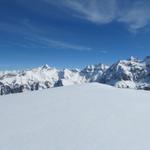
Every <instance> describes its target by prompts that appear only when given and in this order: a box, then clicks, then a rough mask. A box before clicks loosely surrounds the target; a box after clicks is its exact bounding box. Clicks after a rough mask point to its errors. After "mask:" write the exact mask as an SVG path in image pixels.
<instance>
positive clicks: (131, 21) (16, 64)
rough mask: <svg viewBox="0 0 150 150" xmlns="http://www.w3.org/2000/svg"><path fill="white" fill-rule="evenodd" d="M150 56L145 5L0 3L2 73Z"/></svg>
mask: <svg viewBox="0 0 150 150" xmlns="http://www.w3.org/2000/svg"><path fill="white" fill-rule="evenodd" d="M146 55H150V1H149V0H126V1H124V0H84V1H83V0H55V1H54V0H0V69H12V68H14V69H17V68H18V69H20V68H26V67H35V66H39V65H42V64H49V65H50V66H55V67H58V68H63V67H70V68H71V67H83V66H85V65H88V64H96V63H100V62H102V63H106V64H110V63H112V62H114V61H116V60H118V59H126V58H128V57H129V56H135V57H139V58H143V57H145V56H146Z"/></svg>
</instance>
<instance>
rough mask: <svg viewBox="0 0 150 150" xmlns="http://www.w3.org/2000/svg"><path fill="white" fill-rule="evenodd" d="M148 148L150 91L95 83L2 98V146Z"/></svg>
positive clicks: (0, 149) (31, 149)
mask: <svg viewBox="0 0 150 150" xmlns="http://www.w3.org/2000/svg"><path fill="white" fill-rule="evenodd" d="M149 149H150V93H149V92H146V91H136V90H126V89H117V88H113V87H110V86H107V85H102V84H98V83H91V84H83V85H73V86H66V87H60V88H54V89H49V90H44V91H37V92H27V93H22V94H14V95H7V96H1V97H0V150H149Z"/></svg>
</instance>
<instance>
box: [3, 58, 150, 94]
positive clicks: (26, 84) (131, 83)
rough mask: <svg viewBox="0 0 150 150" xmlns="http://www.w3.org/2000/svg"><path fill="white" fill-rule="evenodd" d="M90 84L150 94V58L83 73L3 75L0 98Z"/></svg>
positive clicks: (51, 71) (47, 69) (37, 71)
mask: <svg viewBox="0 0 150 150" xmlns="http://www.w3.org/2000/svg"><path fill="white" fill-rule="evenodd" d="M87 82H99V83H105V84H109V85H112V86H116V87H119V88H133V89H144V90H150V56H148V57H146V58H145V59H144V60H142V61H141V60H138V59H136V58H133V57H131V58H130V59H128V60H120V61H118V62H117V63H114V64H113V65H111V66H107V65H104V64H98V65H91V66H87V67H86V68H84V69H83V70H78V69H74V70H70V69H63V70H58V69H55V68H51V67H49V66H48V65H44V66H42V67H39V68H35V69H31V70H25V71H13V72H11V71H8V72H7V71H6V72H0V94H1V95H4V94H10V93H19V92H23V91H33V90H39V89H46V88H52V87H59V86H66V85H72V84H82V83H87Z"/></svg>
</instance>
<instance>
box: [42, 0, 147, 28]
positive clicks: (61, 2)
mask: <svg viewBox="0 0 150 150" xmlns="http://www.w3.org/2000/svg"><path fill="white" fill-rule="evenodd" d="M45 1H46V2H48V3H50V4H55V5H57V6H59V7H65V8H67V9H68V10H70V11H71V13H72V15H73V16H75V17H79V18H81V19H84V20H88V21H90V22H93V23H96V24H107V23H111V22H113V21H116V22H121V23H124V24H126V25H127V26H128V27H129V29H131V30H138V29H140V28H143V27H145V26H147V25H149V24H150V1H149V0H132V1H131V0H126V1H125V2H124V3H123V1H122V0H55V1H53V0H45ZM125 4H126V5H125ZM69 13H70V12H69Z"/></svg>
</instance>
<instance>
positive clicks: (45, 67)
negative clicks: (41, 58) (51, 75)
mask: <svg viewBox="0 0 150 150" xmlns="http://www.w3.org/2000/svg"><path fill="white" fill-rule="evenodd" d="M41 68H42V69H49V68H50V66H49V65H48V64H45V65H43V66H42V67H41Z"/></svg>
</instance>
